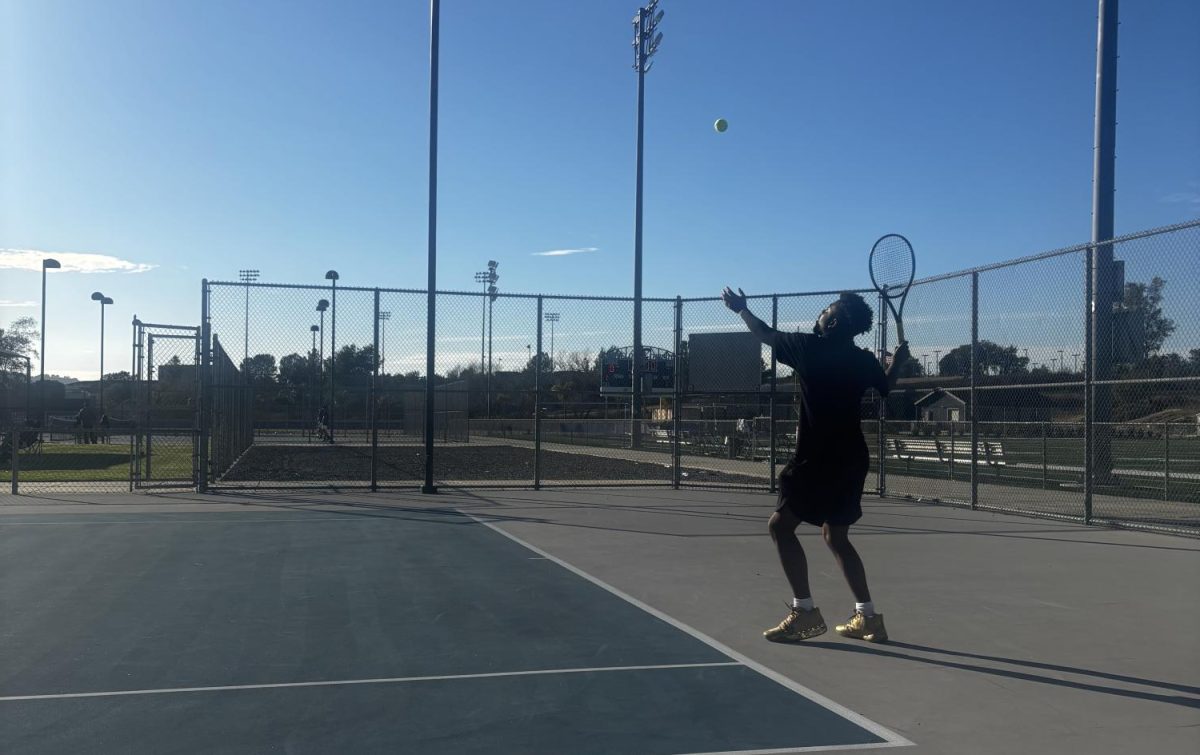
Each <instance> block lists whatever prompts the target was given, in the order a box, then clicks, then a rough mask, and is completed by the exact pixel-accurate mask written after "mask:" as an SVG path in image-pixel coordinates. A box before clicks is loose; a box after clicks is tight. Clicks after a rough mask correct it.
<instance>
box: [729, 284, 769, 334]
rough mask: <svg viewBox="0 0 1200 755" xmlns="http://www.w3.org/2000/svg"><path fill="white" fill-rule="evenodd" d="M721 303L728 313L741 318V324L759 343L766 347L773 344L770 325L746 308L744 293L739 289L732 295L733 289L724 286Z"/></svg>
mask: <svg viewBox="0 0 1200 755" xmlns="http://www.w3.org/2000/svg"><path fill="white" fill-rule="evenodd" d="M721 301H723V302H725V306H726V307H728V308H729V309H730V311H732V312H735V313H736V314H738V315H740V316H741V318H742V322H744V323H746V327H747V328H749V329H750V332H751V333H753V334H754V336H755V337H756V338H757V339H758V340H759V341H762V342H763V343H765V344H768V345H771V344H774V343H775V331H774V330H772V329H771V326H770V325H767V324H766V323H765V322H763V321H762V320H760V319H758V318H757V317H755V316H754V314H753V313H751V312H750V309H749V308H748V307H747V306H746V292H745V291H743V290H742V289H740V288H739V289H738V290H737V293H734V292H733V289H731V288H729V287H728V286H726V287H725V290H724V291H722V292H721Z"/></svg>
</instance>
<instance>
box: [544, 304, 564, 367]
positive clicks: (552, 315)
mask: <svg viewBox="0 0 1200 755" xmlns="http://www.w3.org/2000/svg"><path fill="white" fill-rule="evenodd" d="M544 317H545V320H546V322H548V323H550V371H551V372H553V371H554V323H556V322H558V321H559V319H560V316H559V314H558V312H546V313H545V315H544Z"/></svg>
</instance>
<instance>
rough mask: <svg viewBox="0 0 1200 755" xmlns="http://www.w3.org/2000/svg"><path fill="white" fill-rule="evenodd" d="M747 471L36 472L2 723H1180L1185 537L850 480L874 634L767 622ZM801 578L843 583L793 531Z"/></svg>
mask: <svg viewBox="0 0 1200 755" xmlns="http://www.w3.org/2000/svg"><path fill="white" fill-rule="evenodd" d="M770 510H771V499H770V498H769V497H768V496H766V495H762V494H744V493H733V492H728V493H727V492H715V491H705V492H697V491H687V492H681V491H669V490H608V491H606V490H591V491H571V490H556V491H494V492H487V493H483V494H481V493H466V492H461V493H459V492H454V491H445V492H444V493H443V494H442V495H439V496H427V497H423V496H420V495H416V494H402V493H397V494H390V495H385V494H375V495H368V494H336V493H328V494H306V493H296V494H291V493H287V492H283V493H255V494H248V495H240V494H239V495H234V494H223V495H210V496H197V495H192V494H178V495H157V496H147V495H123V494H93V495H78V496H68V495H53V496H45V497H35V496H21V497H19V498H16V497H14V498H11V499H6V502H5V505H4V506H3V507H0V575H2V576H0V603H2V605H3V613H2V614H0V637H2V638H3V647H4V652H3V656H2V657H0V750H3V751H4V752H6V753H17V752H20V753H24V752H30V753H34V752H55V753H57V752H82V751H88V752H154V753H161V752H213V751H221V752H371V751H389V752H413V753H442V752H446V753H451V752H454V753H457V752H489V753H498V752H505V753H507V752H521V753H524V752H537V753H542V752H544V753H717V752H720V753H730V752H739V753H750V752H780V753H783V752H819V751H836V750H845V749H875V748H887V747H896V746H911V747H909V748H908V749H907V751H910V752H922V753H926V752H928V753H934V752H937V753H970V752H980V753H1007V752H1018V751H1020V752H1029V753H1037V752H1045V753H1057V752H1066V751H1079V752H1094V753H1106V752H1114V753H1115V752H1128V751H1129V750H1131V749H1133V748H1141V749H1147V750H1152V751H1156V752H1185V751H1195V748H1196V747H1197V746H1200V680H1198V679H1197V672H1196V669H1198V668H1200V643H1197V642H1196V639H1195V638H1196V632H1195V627H1196V626H1197V624H1198V622H1200V608H1198V607H1197V605H1196V601H1195V599H1194V596H1195V594H1196V587H1197V586H1198V585H1200V542H1197V541H1194V540H1188V539H1183V538H1173V537H1169V536H1162V535H1154V534H1148V533H1138V532H1126V531H1110V530H1101V529H1095V528H1084V527H1081V526H1076V525H1072V524H1062V523H1057V522H1044V521H1030V520H1027V519H1020V518H1016V517H1008V516H1004V515H999V514H989V513H982V512H970V511H963V510H960V509H949V508H941V507H934V506H928V505H923V504H917V503H908V502H890V501H872V502H870V503H869V504H868V505H867V514H866V517H865V518H864V521H863V523H862V527H861V528H860V529H861V532H860V534H859V535H858V537H857V540H856V542H857V544H858V546H859V549H860V551H861V552H862V553H863V555H864V558H865V559H866V562H867V567H868V570H869V573H870V575H871V577H872V583H873V590H874V592H875V593H876V600H877V603H878V604H879V606H880V608H881V610H883V611H884V613H885V614H886V615H887V617H888V626H889V630H890V632H891V634H892V636H893V642H892V643H891V644H889V645H884V646H872V645H864V644H861V643H854V642H852V641H849V640H843V639H841V638H838V637H837V636H836V635H834V634H833V633H832V632H831V633H830V634H828V635H826V636H824V637H821V638H819V639H818V640H816V641H813V642H810V643H806V644H804V645H773V644H770V643H766V642H764V641H762V639H761V636H760V632H761V630H762V629H763V628H764V627H766V626H769V625H771V624H773V623H775V622H777V621H778V620H779V618H781V617H782V615H783V613H784V610H785V609H784V602H785V600H786V599H787V598H788V597H789V596H788V594H787V590H786V587H785V585H784V582H783V579H782V577H781V576H780V575H779V574H778V567H777V566H776V563H775V560H774V555H773V551H772V549H771V546H770V541H769V538H768V537H767V535H766V534H765V526H764V525H765V519H766V516H767V514H769V512H770ZM802 541H803V542H804V544H805V546H806V548H808V550H809V561H810V565H811V569H812V572H813V574H812V577H813V583H814V589H815V593H816V597H817V602H818V605H820V606H821V607H822V608H823V610H824V612H825V618H826V620H827V621H828V622H829V623H830V624H832V623H834V622H835V621H836V620H839V619H841V618H842V617H843V615H844V614H845V613H846V611H845V609H846V608H847V607H848V606H850V603H849V600H850V599H849V595H848V593H847V590H846V588H845V587H844V585H842V584H841V581H840V575H839V574H838V573H837V571H836V567H835V565H834V563H833V561H832V558H831V557H830V556H829V555H828V554H827V553H826V552H825V551H824V548H823V546H821V544H820V541H819V538H818V537H817V536H816V533H815V531H813V532H803V531H802Z"/></svg>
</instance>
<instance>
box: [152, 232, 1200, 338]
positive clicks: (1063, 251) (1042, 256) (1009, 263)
mask: <svg viewBox="0 0 1200 755" xmlns="http://www.w3.org/2000/svg"><path fill="white" fill-rule="evenodd" d="M1197 227H1200V220H1189V221H1187V222H1183V223H1176V224H1174V225H1165V226H1160V227H1158V228H1150V229H1147V230H1144V231H1137V232H1135V233H1129V234H1125V235H1123V236H1116V237H1113V238H1111V239H1108V240H1106V241H1099V242H1095V243H1093V242H1090V241H1088V242H1085V243H1082V244H1076V245H1074V246H1068V247H1062V248H1059V249H1052V250H1050V251H1047V252H1041V253H1038V254H1031V255H1027V256H1024V257H1016V258H1014V259H1010V260H1004V261H1002V262H994V263H990V264H987V265H980V266H978V267H972V268H967V269H964V270H956V271H953V272H948V273H940V274H938V275H931V276H929V277H927V278H921V279H919V280H916V281H914V282H913V285H914V286H916V285H924V284H928V283H936V282H938V281H944V280H952V279H954V278H961V277H965V276H968V275H976V274H978V273H984V272H988V271H990V270H999V269H1001V268H1006V267H1013V266H1015V265H1022V264H1025V263H1028V262H1037V261H1039V260H1046V259H1051V258H1054V257H1061V256H1063V255H1067V254H1074V253H1077V252H1082V251H1086V250H1088V249H1091V248H1092V247H1097V246H1110V245H1113V244H1122V243H1125V242H1129V241H1136V240H1137V239H1144V238H1149V237H1151V236H1158V235H1162V234H1166V233H1174V232H1176V231H1182V230H1187V229H1189V228H1197ZM205 284H206V286H207V287H208V288H210V289H211V288H213V287H229V288H241V289H250V288H268V289H270V288H276V289H296V290H304V291H329V290H332V289H333V286H331V285H324V284H319V283H269V282H263V283H259V282H250V281H223V280H206V281H205ZM337 288H338V289H339V290H341V291H361V292H367V293H373V292H375V291H379V292H380V293H393V294H414V295H422V296H424V295H426V293H427V292H426V291H425V290H424V289H418V288H385V287H377V286H338V287H337ZM842 291H851V292H853V293H859V294H863V293H870V292H872V291H874V289H871V288H857V289H845V288H843V289H831V290H829V291H796V292H789V293H771V294H753V295H749V296H747V297H746V298H747V299H770V298H772V297H775V296H779V297H799V296H832V295H836V294H839V293H841V292H842ZM437 293H438V294H442V295H447V296H468V297H484V296H491V294H488V293H486V292H483V291H463V290H439V291H438V292H437ZM495 296H496V297H497V298H503V299H538V298H542V299H554V300H581V301H621V302H632V301H633V300H634V298H633V297H632V296H605V295H592V294H544V293H543V294H529V293H516V292H513V293H496V294H495ZM642 301H643V302H654V303H672V302H676V301H685V302H702V301H720V297H719V296H711V297H709V296H699V297H661V296H659V297H649V296H644V297H642ZM152 327H187V326H165V325H163V326H152Z"/></svg>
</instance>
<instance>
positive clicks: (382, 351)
mask: <svg viewBox="0 0 1200 755" xmlns="http://www.w3.org/2000/svg"><path fill="white" fill-rule="evenodd" d="M390 319H392V313H391V310H383V311H381V312H380V313H379V322H381V323H383V343H382V344H381V345H380V347H379V353H378V354H376V355H375V358H376V359H378V360H379V371H380V372H382V373H383V374H384V375H386V374H387V369H386V368H385V367H384V364H385V360H386V359H387V324H388V320H390Z"/></svg>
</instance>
